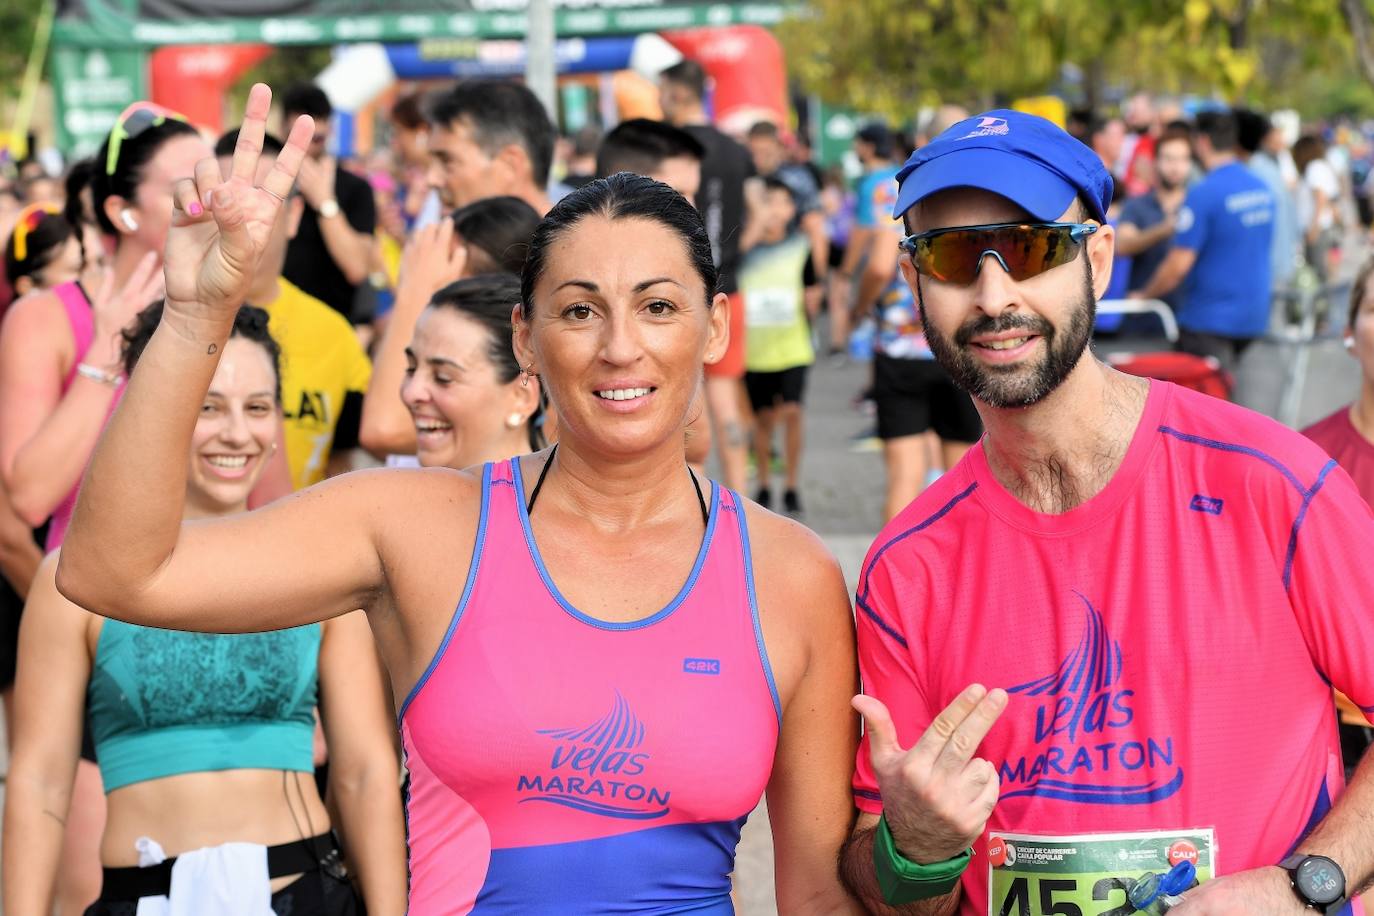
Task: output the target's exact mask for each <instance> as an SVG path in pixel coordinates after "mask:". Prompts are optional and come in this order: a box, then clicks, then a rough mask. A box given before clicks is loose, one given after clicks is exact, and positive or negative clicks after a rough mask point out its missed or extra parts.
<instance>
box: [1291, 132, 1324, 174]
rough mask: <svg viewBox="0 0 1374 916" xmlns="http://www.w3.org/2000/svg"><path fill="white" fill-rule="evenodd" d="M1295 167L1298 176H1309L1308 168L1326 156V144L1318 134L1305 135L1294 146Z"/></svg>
mask: <svg viewBox="0 0 1374 916" xmlns="http://www.w3.org/2000/svg"><path fill="white" fill-rule="evenodd" d="M1292 155H1293V165H1295V166H1297V169H1298V174H1299V175H1305V174H1307V167H1308V166H1309V165H1311V164H1312V163H1313V162H1316V161H1317V160H1318V159H1320V158H1322V157H1323V156H1325V155H1326V143H1325V142H1324V141H1323V140H1322V138H1321V137H1318V136H1317V135H1316V134H1303V135H1302V136H1301V137H1299V138H1298V139H1297V141H1296V142H1295V143H1294V144H1293V149H1292Z"/></svg>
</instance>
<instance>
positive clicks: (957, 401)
mask: <svg viewBox="0 0 1374 916" xmlns="http://www.w3.org/2000/svg"><path fill="white" fill-rule="evenodd" d="M873 403H874V404H875V405H876V406H877V413H878V438H879V439H883V440H887V439H900V438H901V437H903V436H916V435H920V434H921V433H923V432H925V431H926V430H929V429H933V430H935V434H936V435H937V436H939V437H940V438H941V439H943V440H944V441H945V442H977V441H978V437H979V436H981V435H982V434H983V422H982V420H980V419H979V417H978V411H977V410H975V409H974V407H973V399H972V398H970V397H969V396H968V395H967V394H966V393H964V392H963V391H961V390H960V389H959V388H958V386H956V385H955V384H954V381H953V380H952V379H951V378H950V377H949V373H947V372H945V370H944V369H943V368H942V367H941V366H940V364H939V363H937V362H936V361H935V360H933V359H894V358H893V357H891V356H885V355H883V354H882V353H875V354H873Z"/></svg>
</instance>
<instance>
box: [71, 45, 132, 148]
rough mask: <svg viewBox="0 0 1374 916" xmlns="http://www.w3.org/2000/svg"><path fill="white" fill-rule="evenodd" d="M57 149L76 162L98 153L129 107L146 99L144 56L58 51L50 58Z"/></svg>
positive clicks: (121, 52) (129, 52) (129, 51)
mask: <svg viewBox="0 0 1374 916" xmlns="http://www.w3.org/2000/svg"><path fill="white" fill-rule="evenodd" d="M51 67H52V73H51V76H52V85H53V89H54V90H55V102H56V119H57V144H58V146H59V147H61V148H62V149H63V150H65V151H66V152H67V153H68V154H69V155H71V156H73V157H81V156H87V155H90V154H91V153H93V152H95V150H96V148H97V147H98V146H100V144H101V142H103V141H104V139H105V135H106V134H108V133H109V132H110V128H111V127H112V126H114V122H115V119H116V118H118V117H119V114H120V112H122V111H123V110H124V109H125V108H126V107H128V105H129V104H130V103H131V102H134V101H137V100H138V99H143V98H147V96H148V67H147V55H146V54H145V53H144V52H143V51H140V50H102V49H100V48H92V49H89V50H87V49H83V48H64V47H55V48H53V51H52V57H51Z"/></svg>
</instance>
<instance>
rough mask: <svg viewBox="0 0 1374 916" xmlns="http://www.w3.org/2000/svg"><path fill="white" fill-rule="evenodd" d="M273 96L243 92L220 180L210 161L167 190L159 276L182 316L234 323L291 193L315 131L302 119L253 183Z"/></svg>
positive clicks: (261, 89) (259, 88)
mask: <svg viewBox="0 0 1374 916" xmlns="http://www.w3.org/2000/svg"><path fill="white" fill-rule="evenodd" d="M271 108H272V90H271V89H269V88H267V86H265V85H263V84H262V83H257V84H255V85H254V86H253V89H252V91H250V92H249V93H248V105H247V107H246V108H245V110H244V113H243V125H242V127H240V128H239V142H238V146H236V147H235V148H234V164H233V169H232V171H231V173H230V174H229V175H228V176H227V177H226V176H224V175H222V174H221V173H220V169H219V164H218V163H217V162H216V161H215V160H214V159H202V160H201V161H200V162H198V163H196V172H195V178H194V179H191V178H183V179H182V180H180V181H178V182H177V183H176V184H175V185H174V186H173V188H172V206H173V210H172V225H171V228H170V230H169V231H168V233H167V247H166V252H165V256H164V264H165V267H164V272H165V274H166V279H167V306H168V308H169V309H175V310H177V311H179V312H181V313H182V314H184V315H187V316H188V317H195V318H206V319H211V320H213V321H216V322H223V321H226V320H232V318H233V316H234V313H235V312H236V311H238V307H239V306H240V305H242V304H243V300H244V298H245V296H247V294H248V287H249V286H250V285H251V284H252V282H253V275H254V273H255V272H256V271H257V268H258V261H259V259H260V258H261V256H262V252H263V249H264V247H265V246H266V244H267V240H268V237H269V236H270V235H271V233H272V227H273V225H274V224H275V223H276V221H277V216H278V213H279V212H280V210H281V206H282V203H283V202H284V201H285V200H286V197H287V195H288V194H290V193H291V185H292V183H293V182H294V181H295V180H296V173H297V172H298V171H299V170H300V167H301V161H302V160H303V159H304V158H305V153H306V146H307V144H308V142H309V140H310V137H311V134H312V133H313V131H314V129H315V127H314V123H313V122H312V121H311V119H310V118H309V117H306V116H301V117H299V118H297V119H296V123H295V124H294V125H293V126H292V127H291V133H290V135H289V136H288V137H287V139H286V148H285V149H283V150H282V151H281V153H280V154H279V155H278V156H277V160H276V163H275V164H274V165H273V166H272V170H271V171H270V172H269V173H268V174H267V176H266V177H265V178H264V179H263V181H262V184H261V185H258V184H257V183H256V178H257V173H258V163H259V160H260V159H261V158H262V140H263V136H264V135H265V134H266V132H267V113H268V111H270V110H271Z"/></svg>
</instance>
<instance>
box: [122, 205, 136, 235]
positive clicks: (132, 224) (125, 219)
mask: <svg viewBox="0 0 1374 916" xmlns="http://www.w3.org/2000/svg"><path fill="white" fill-rule="evenodd" d="M119 221H120V222H121V223H123V224H124V228H125V229H128V230H129V231H130V232H137V231H138V220H136V219H134V213H133V211H132V210H130V209H128V208H127V207H126V208H125V209H123V210H120V211H119Z"/></svg>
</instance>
